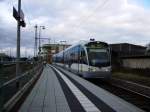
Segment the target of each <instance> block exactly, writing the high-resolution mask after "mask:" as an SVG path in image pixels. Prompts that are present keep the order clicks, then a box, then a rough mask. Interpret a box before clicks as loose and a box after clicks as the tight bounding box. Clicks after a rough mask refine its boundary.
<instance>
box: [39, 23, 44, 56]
mask: <svg viewBox="0 0 150 112" xmlns="http://www.w3.org/2000/svg"><path fill="white" fill-rule="evenodd" d="M39 28H40V29H39V54H40V52H41V30H45V26H40V27H39Z"/></svg>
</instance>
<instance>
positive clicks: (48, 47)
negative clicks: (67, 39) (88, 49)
mask: <svg viewBox="0 0 150 112" xmlns="http://www.w3.org/2000/svg"><path fill="white" fill-rule="evenodd" d="M69 46H71V45H68V44H44V45H43V46H42V52H41V55H42V57H43V59H44V60H45V61H47V62H48V63H51V62H52V56H53V55H54V54H56V53H58V52H60V51H62V50H64V49H66V48H68V47H69Z"/></svg>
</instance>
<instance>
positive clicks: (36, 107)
mask: <svg viewBox="0 0 150 112" xmlns="http://www.w3.org/2000/svg"><path fill="white" fill-rule="evenodd" d="M19 112H144V111H143V110H141V109H139V108H138V107H136V106H134V105H132V104H130V103H128V102H126V101H124V100H123V99H121V98H119V97H117V96H115V95H113V94H111V93H109V92H108V91H106V90H104V89H102V88H100V87H98V86H96V85H94V84H92V83H91V82H89V81H87V80H85V79H82V78H81V77H78V76H76V75H74V74H73V73H71V72H69V71H66V70H64V69H62V68H60V67H55V66H52V65H46V67H45V68H44V70H43V73H42V74H41V76H40V78H39V80H38V81H37V83H36V84H35V86H34V87H33V89H32V91H31V92H30V94H29V95H28V97H27V98H26V99H25V101H24V102H23V104H22V105H21V107H20V108H19Z"/></svg>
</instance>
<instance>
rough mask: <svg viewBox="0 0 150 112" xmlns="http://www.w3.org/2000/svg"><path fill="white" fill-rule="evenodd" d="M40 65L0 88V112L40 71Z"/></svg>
mask: <svg viewBox="0 0 150 112" xmlns="http://www.w3.org/2000/svg"><path fill="white" fill-rule="evenodd" d="M41 69H42V64H39V65H37V66H36V67H35V68H34V69H32V70H29V71H27V72H26V73H24V74H22V75H20V76H19V77H17V78H14V79H12V80H10V81H8V82H6V83H4V84H3V85H1V86H0V112H1V111H3V107H4V105H5V104H6V103H7V102H8V101H9V100H10V99H11V98H12V97H13V96H14V95H15V94H16V93H17V92H18V91H20V90H21V88H23V87H24V86H25V85H26V84H27V83H28V82H29V81H30V80H31V79H32V78H33V76H35V75H37V72H39V71H41Z"/></svg>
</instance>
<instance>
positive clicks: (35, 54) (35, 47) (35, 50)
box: [34, 25, 38, 57]
mask: <svg viewBox="0 0 150 112" xmlns="http://www.w3.org/2000/svg"><path fill="white" fill-rule="evenodd" d="M34 28H35V46H34V57H36V56H37V28H38V26H37V25H35V27H34Z"/></svg>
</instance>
